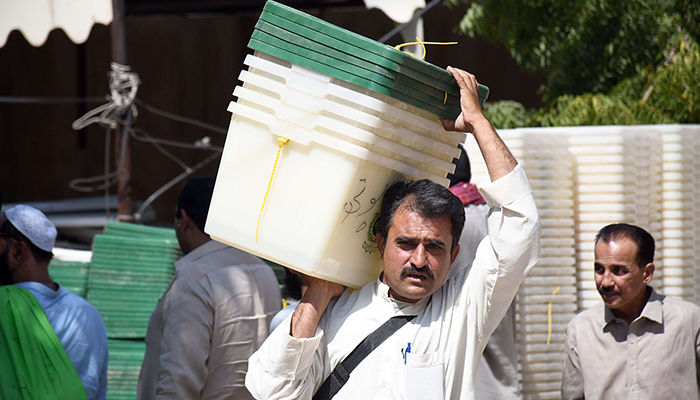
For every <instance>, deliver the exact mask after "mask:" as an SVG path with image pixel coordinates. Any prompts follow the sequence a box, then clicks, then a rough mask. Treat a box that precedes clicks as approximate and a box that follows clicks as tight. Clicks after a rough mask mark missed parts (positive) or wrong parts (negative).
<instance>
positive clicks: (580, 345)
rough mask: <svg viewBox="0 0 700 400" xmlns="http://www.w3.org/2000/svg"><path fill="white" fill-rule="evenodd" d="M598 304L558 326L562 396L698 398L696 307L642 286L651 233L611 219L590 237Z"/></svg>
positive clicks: (649, 272)
mask: <svg viewBox="0 0 700 400" xmlns="http://www.w3.org/2000/svg"><path fill="white" fill-rule="evenodd" d="M594 274H595V283H596V287H597V288H598V292H600V296H601V297H602V298H603V302H602V303H599V304H597V305H594V306H593V307H591V308H589V309H588V310H586V311H584V312H582V313H580V314H579V315H577V316H576V317H574V318H573V319H572V320H571V322H570V323H569V326H568V327H567V329H566V360H565V363H564V372H563V378H562V388H561V392H562V398H563V399H565V400H569V399H584V398H585V399H589V400H590V399H627V398H634V399H684V400H690V399H699V398H700V369H698V366H699V365H700V307H697V306H696V305H694V304H692V303H689V302H686V301H683V300H680V299H676V298H673V297H668V296H663V295H660V294H658V293H656V291H655V290H654V289H653V288H652V287H651V286H649V282H650V281H651V278H652V276H653V274H654V238H652V236H651V235H650V234H649V233H648V232H646V231H645V230H644V229H642V228H639V227H637V226H634V225H628V224H613V225H608V226H606V227H604V228H603V229H601V230H600V232H598V235H597V236H596V240H595V264H594Z"/></svg>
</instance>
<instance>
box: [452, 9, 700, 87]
mask: <svg viewBox="0 0 700 400" xmlns="http://www.w3.org/2000/svg"><path fill="white" fill-rule="evenodd" d="M450 2H451V3H453V4H458V3H468V4H469V7H468V9H467V13H466V15H465V16H464V18H463V19H462V21H461V22H460V25H459V28H460V30H461V31H462V32H464V33H466V34H468V35H470V36H472V37H473V36H481V37H483V38H486V39H487V40H490V41H492V42H496V43H501V44H503V45H505V47H506V48H507V49H508V50H509V51H510V52H511V54H512V55H513V57H514V58H515V60H516V61H517V62H518V63H519V64H520V65H521V66H522V67H524V68H525V69H526V70H529V71H535V70H543V71H544V72H545V73H546V74H547V77H548V80H547V84H546V87H545V88H544V91H543V96H544V98H545V100H547V101H549V100H553V99H555V98H556V97H558V96H561V95H565V94H573V95H577V94H582V93H606V92H608V91H609V90H611V89H612V88H613V87H614V86H615V85H616V84H618V83H619V82H620V81H622V80H623V79H625V78H628V77H632V76H634V75H636V74H638V73H639V72H640V68H641V69H643V68H646V67H647V66H649V65H656V64H658V63H659V62H661V61H662V60H663V59H664V58H665V55H664V52H665V51H667V50H668V45H669V44H673V43H675V44H676V45H677V44H678V43H679V42H680V40H681V38H683V36H688V37H690V39H691V40H693V41H695V42H697V41H700V36H699V33H698V31H699V29H698V24H699V23H700V22H699V20H700V6H699V5H698V2H697V1H696V0H473V1H470V0H450Z"/></svg>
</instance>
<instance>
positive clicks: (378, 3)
mask: <svg viewBox="0 0 700 400" xmlns="http://www.w3.org/2000/svg"><path fill="white" fill-rule="evenodd" d="M365 5H366V6H367V8H378V9H380V10H382V11H384V14H386V15H387V16H388V17H389V18H391V19H392V20H394V21H395V22H398V23H400V24H403V23H404V22H408V20H409V19H411V17H413V13H414V12H415V11H416V10H418V9H421V8H423V7H425V0H365Z"/></svg>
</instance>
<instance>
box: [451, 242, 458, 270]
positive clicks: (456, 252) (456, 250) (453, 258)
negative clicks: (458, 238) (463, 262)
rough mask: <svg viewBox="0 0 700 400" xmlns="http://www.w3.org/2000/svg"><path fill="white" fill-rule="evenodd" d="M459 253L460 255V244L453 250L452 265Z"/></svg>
mask: <svg viewBox="0 0 700 400" xmlns="http://www.w3.org/2000/svg"><path fill="white" fill-rule="evenodd" d="M458 255H459V245H457V246H455V248H454V249H453V250H452V257H451V259H450V265H452V263H453V262H455V260H456V259H457V256H458Z"/></svg>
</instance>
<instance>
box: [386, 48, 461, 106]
mask: <svg viewBox="0 0 700 400" xmlns="http://www.w3.org/2000/svg"><path fill="white" fill-rule="evenodd" d="M416 40H417V42H411V43H402V44H399V45H397V46H394V48H395V49H396V50H401V48H402V47H405V46H413V45H414V44H419V45H420V46H421V47H422V48H423V56H422V57H421V58H420V59H421V60H425V55H426V53H427V52H428V51H427V50H426V49H425V45H426V44H429V45H435V46H449V45H453V44H457V42H423V41H421V40H420V39H418V38H416ZM404 53H406V54H409V55H411V56H412V57H415V56H416V55H415V54H413V53H411V52H409V51H405V52H404ZM445 98H447V96H445ZM445 102H447V99H445Z"/></svg>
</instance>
